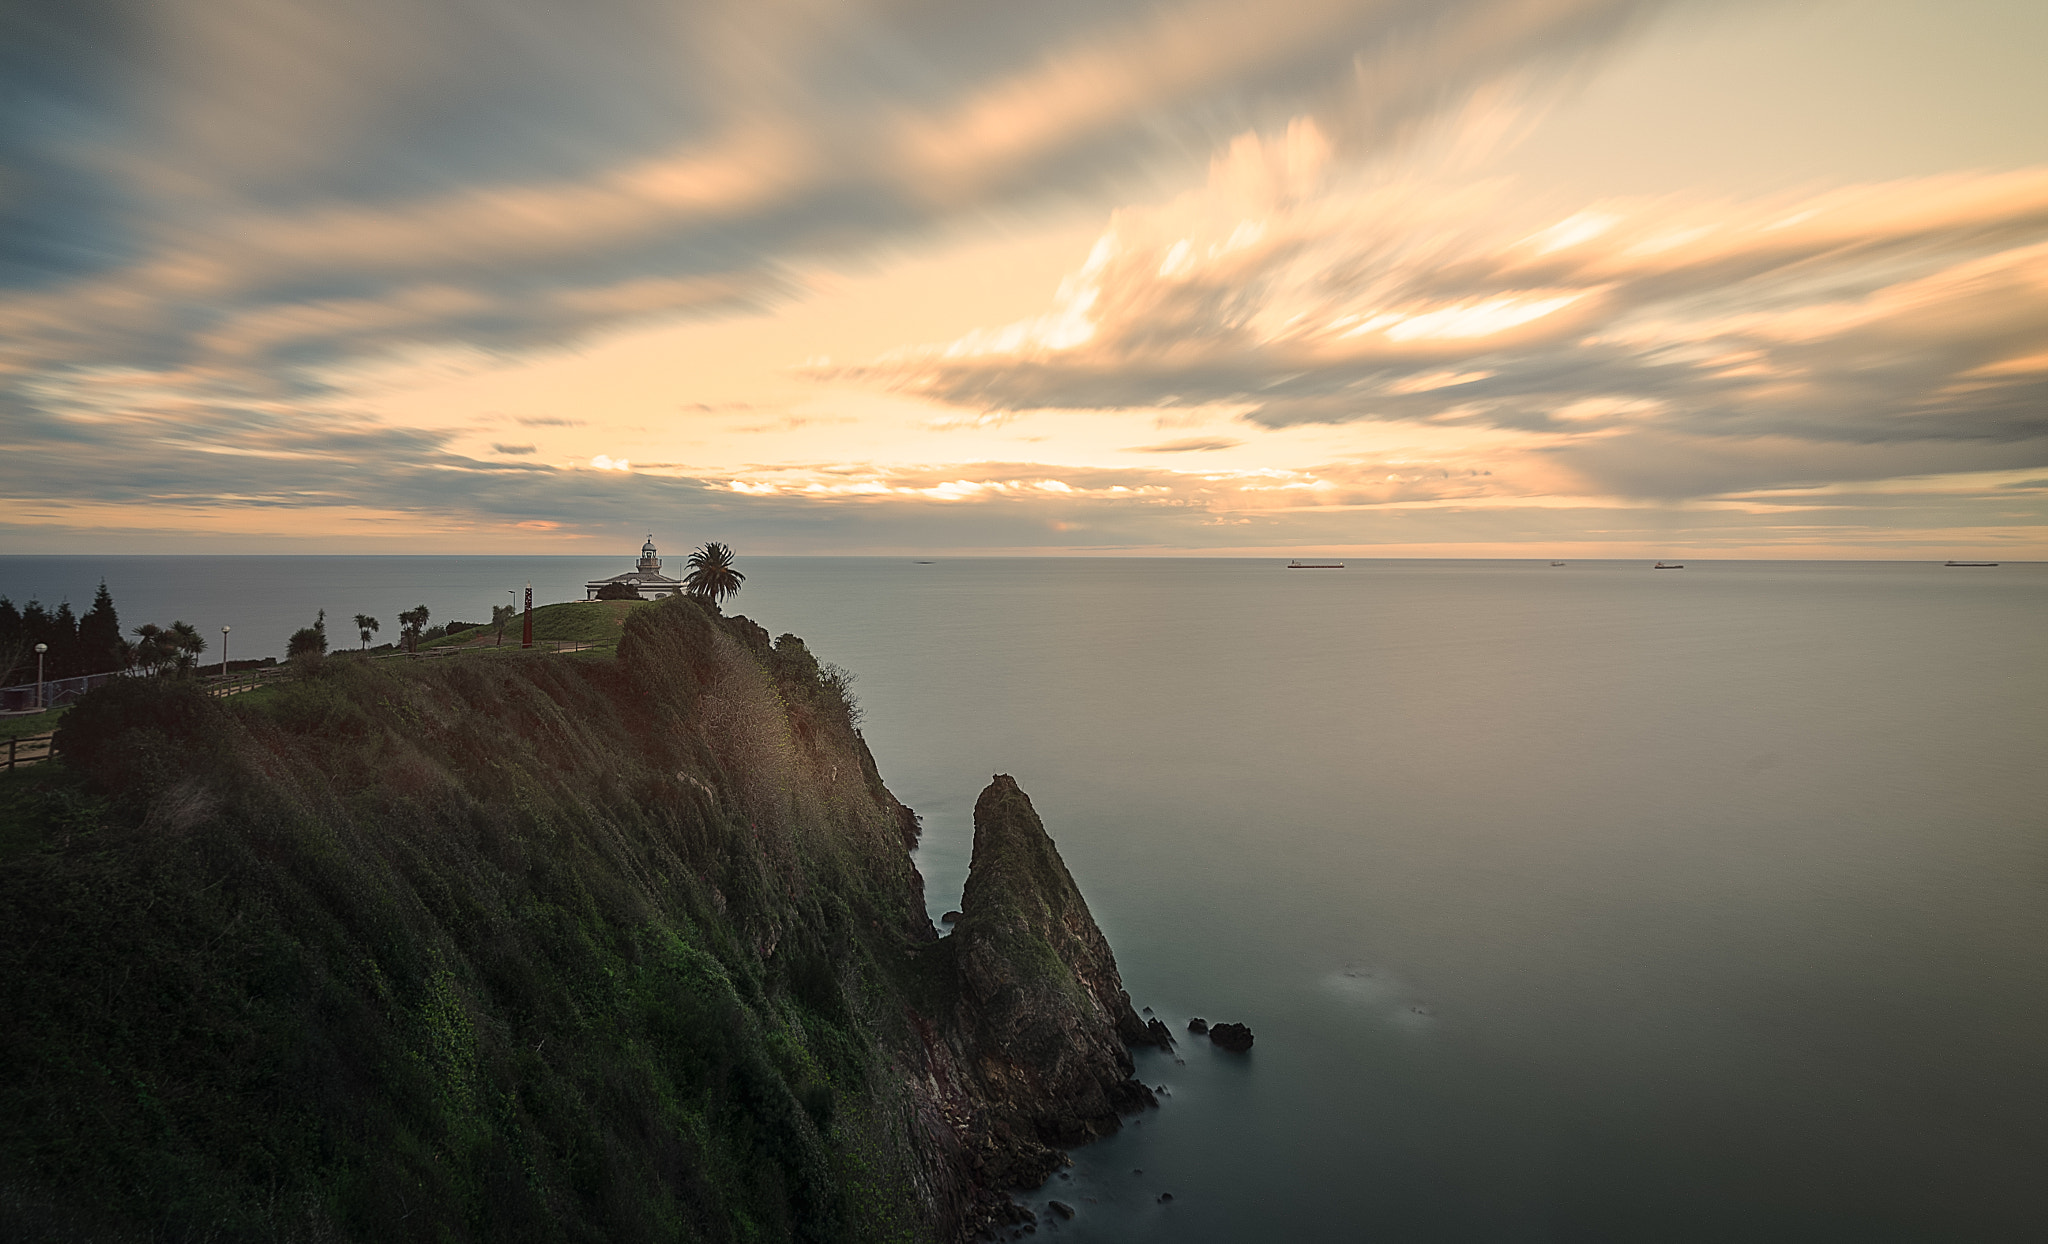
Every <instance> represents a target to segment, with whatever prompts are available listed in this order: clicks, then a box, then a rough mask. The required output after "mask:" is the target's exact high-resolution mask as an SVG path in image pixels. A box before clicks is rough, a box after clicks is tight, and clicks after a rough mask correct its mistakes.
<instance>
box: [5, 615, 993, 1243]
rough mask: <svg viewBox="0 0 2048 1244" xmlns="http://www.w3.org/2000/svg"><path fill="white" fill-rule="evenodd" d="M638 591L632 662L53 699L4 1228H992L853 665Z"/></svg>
mask: <svg viewBox="0 0 2048 1244" xmlns="http://www.w3.org/2000/svg"><path fill="white" fill-rule="evenodd" d="M610 612H617V613H619V614H621V615H623V618H622V625H623V630H622V632H621V638H620V640H619V645H618V658H617V660H616V661H587V660H574V659H560V658H551V659H546V660H531V661H453V662H446V663H440V662H434V663H421V664H419V665H402V666H399V667H396V668H394V667H393V666H392V665H391V664H390V663H369V662H362V661H357V660H353V659H348V658H346V657H343V658H339V659H330V660H329V661H328V662H327V663H326V665H325V666H324V667H323V668H322V669H321V670H320V671H319V672H318V673H317V674H314V675H313V676H310V677H307V678H305V679H302V680H299V681H296V682H294V683H291V684H290V685H288V686H286V687H283V688H281V689H280V690H278V691H277V692H276V693H274V694H271V695H268V696H266V697H263V699H262V700H261V701H260V702H259V701H256V700H255V698H254V697H239V699H241V700H247V701H250V702H248V703H239V702H237V700H228V701H215V700H209V699H206V698H204V697H203V696H201V695H199V694H198V693H197V692H196V691H193V690H192V689H191V688H190V687H189V686H185V685H180V684H177V683H160V682H155V681H153V680H132V681H130V680H123V682H122V683H120V684H117V685H116V687H114V688H112V689H110V691H109V693H108V694H106V695H96V696H95V697H94V698H89V699H88V700H87V701H85V702H84V703H82V704H81V705H80V706H79V707H78V708H77V709H75V710H74V711H73V712H72V713H70V714H68V715H67V716H66V718H65V720H64V722H63V733H62V735H61V737H60V746H62V747H63V748H64V749H65V751H66V759H65V760H63V761H61V762H59V763H54V764H51V765H47V766H41V767H39V768H37V769H33V770H27V771H24V772H23V773H19V774H15V775H11V776H10V778H9V780H8V781H7V782H6V784H5V789H4V790H0V799H4V801H5V802H6V804H7V807H8V815H9V819H10V823H11V824H13V825H15V826H16V827H17V830H18V832H17V833H15V834H14V835H13V838H14V839H16V840H20V839H21V838H22V835H23V834H26V835H28V840H27V841H26V842H24V843H22V845H21V849H19V850H18V851H17V852H15V853H14V854H13V855H12V857H11V858H9V859H7V860H5V861H4V862H0V1065H4V1066H5V1068H6V1072H5V1077H4V1080H0V1236H5V1237H7V1238H15V1239H24V1238H26V1239H35V1238H50V1239H79V1240H84V1239H111V1240H124V1239H163V1240H290V1239H304V1240H328V1239H363V1240H394V1239H435V1240H455V1241H461V1240H494V1241H495V1240H527V1239H531V1240H589V1241H631V1240H657V1239H658V1240H736V1241H738V1240H785V1239H804V1240H819V1241H827V1240H830V1241H838V1240H915V1239H923V1238H945V1237H950V1236H954V1235H957V1234H959V1233H960V1232H961V1231H963V1230H964V1229H966V1226H967V1223H968V1219H967V1214H968V1210H969V1202H970V1201H971V1200H972V1198H973V1195H974V1194H972V1193H971V1192H970V1191H969V1190H967V1189H966V1188H964V1187H963V1186H962V1184H961V1182H960V1178H961V1177H960V1175H959V1173H958V1171H957V1170H956V1169H955V1167H954V1166H950V1165H948V1162H949V1159H948V1157H947V1155H946V1154H945V1153H943V1152H940V1150H942V1149H943V1148H944V1146H943V1145H941V1146H936V1147H935V1146H934V1145H933V1144H932V1143H931V1142H930V1138H929V1137H927V1136H924V1135H922V1133H921V1132H920V1128H926V1127H928V1126H929V1120H928V1118H927V1117H926V1116H929V1114H930V1111H929V1109H928V1108H927V1107H926V1106H925V1105H924V1104H922V1103H920V1102H919V1101H918V1100H915V1097H916V1093H917V1089H916V1085H915V1079H916V1077H915V1076H907V1075H906V1074H905V1073H904V1067H905V1065H906V1064H905V1059H906V1058H908V1059H910V1060H911V1061H912V1062H914V1061H915V1059H916V1057H918V1056H917V1055H916V1054H915V1050H916V1049H917V1047H918V1044H919V1041H918V1038H917V1036H916V1034H915V1033H914V1032H913V1031H912V1028H913V1026H914V1023H915V1019H914V1016H915V1012H914V1010H913V1009H912V1003H913V1001H914V1000H915V999H916V998H919V997H923V996H927V995H929V994H930V993H931V991H932V986H931V984H930V982H929V981H928V980H926V979H924V978H923V977H921V976H920V975H919V974H920V973H929V972H930V971H931V970H932V969H931V968H930V966H929V965H930V964H931V963H932V962H934V961H937V960H939V959H940V958H942V956H938V955H933V954H921V953H920V950H921V948H924V947H927V946H928V945H929V944H930V943H931V942H932V941H933V939H934V937H935V934H934V933H933V931H932V929H931V926H930V922H929V920H928V919H927V918H926V916H925V914H924V908H923V904H922V900H921V882H920V881H919V879H918V877H917V875H916V872H915V870H914V869H913V867H912V866H911V863H910V859H909V855H908V851H907V844H908V841H909V839H910V838H911V837H912V836H913V835H914V833H915V830H914V819H913V818H911V817H910V815H909V813H908V811H907V810H905V809H904V808H902V807H901V806H900V805H899V804H898V803H897V802H896V800H895V799H894V798H893V797H892V796H891V795H890V794H889V793H888V791H887V790H886V789H885V788H884V787H883V785H882V782H881V779H880V777H879V776H878V775H877V773H876V771H875V768H874V763H873V761H872V759H871V758H870V756H869V754H868V752H867V749H866V747H865V745H864V744H863V743H862V742H861V740H860V738H859V737H858V735H857V734H856V732H855V731H854V729H853V727H852V724H851V721H850V719H849V716H850V715H849V711H848V705H847V704H846V702H845V701H844V699H843V697H842V695H841V693H840V690H839V689H838V687H837V685H836V684H835V683H834V682H832V681H831V680H829V679H824V678H821V677H820V675H819V670H818V666H817V663H816V662H815V660H813V658H812V657H811V655H810V654H809V653H808V652H807V651H805V649H804V647H803V645H802V643H801V642H800V641H798V640H796V639H795V638H794V637H790V636H785V637H783V639H781V640H779V641H776V642H774V643H772V644H771V643H770V642H769V639H768V636H767V634H766V633H765V632H764V631H762V630H761V629H760V628H759V627H757V626H754V625H753V624H752V623H750V622H748V621H746V620H745V619H743V618H741V619H726V618H720V617H718V616H716V615H715V614H714V613H711V612H709V611H706V610H704V609H703V608H701V607H699V606H698V605H697V604H695V603H693V602H690V601H687V600H677V601H669V602H662V603H661V604H659V605H647V606H644V607H636V606H634V605H631V604H627V605H626V606H625V607H624V608H622V609H615V610H611V611H610ZM22 827H26V828H22ZM905 1051H911V1052H912V1053H910V1054H906V1053H905Z"/></svg>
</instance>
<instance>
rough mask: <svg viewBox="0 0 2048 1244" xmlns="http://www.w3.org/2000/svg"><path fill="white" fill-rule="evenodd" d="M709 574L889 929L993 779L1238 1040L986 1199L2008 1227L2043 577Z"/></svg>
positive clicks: (1168, 1236)
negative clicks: (800, 708)
mask: <svg viewBox="0 0 2048 1244" xmlns="http://www.w3.org/2000/svg"><path fill="white" fill-rule="evenodd" d="M624 561H625V559H623V558H621V559H595V560H593V559H528V560H519V559H434V558H409V559H408V558H401V559H390V558H363V559H348V558H334V559H329V558H305V559H269V558H227V559H202V558H190V559H99V560H89V559H64V558H5V559H0V593H5V594H8V595H10V596H12V597H14V599H16V600H17V602H19V601H21V600H22V599H24V598H25V597H26V596H27V595H29V594H40V595H41V597H42V599H44V600H45V601H46V602H51V601H54V599H55V598H56V597H57V596H58V595H59V594H61V593H64V592H68V593H69V595H70V597H71V600H72V601H73V603H74V605H80V604H82V603H84V602H85V601H87V600H89V599H90V595H91V591H92V587H93V585H94V584H96V583H97V582H98V579H99V577H100V576H101V575H102V574H104V575H105V576H106V578H107V579H108V582H109V584H110V586H111V587H112V588H113V590H114V592H115V597H116V600H117V602H118V603H119V604H120V605H121V608H122V616H123V619H124V621H126V622H130V623H132V622H135V621H141V620H168V619H169V617H170V616H172V615H174V614H179V611H183V612H182V614H179V616H184V617H185V618H186V620H188V621H194V622H197V623H198V624H200V625H201V626H202V629H205V628H207V627H213V628H215V629H216V630H217V626H218V622H216V621H214V618H215V617H216V616H218V617H219V618H221V619H223V620H231V621H233V623H234V625H235V626H236V631H235V634H236V635H237V636H241V635H243V634H244V630H243V628H244V627H245V626H246V627H247V628H248V633H249V635H250V642H251V643H252V645H253V644H262V643H266V642H267V643H270V644H271V648H270V649H267V650H275V649H277V648H280V647H281V646H282V638H283V634H284V633H286V632H288V631H289V630H290V629H291V628H292V627H295V626H298V625H303V624H304V622H305V621H306V620H308V619H309V618H310V616H311V612H312V610H313V609H314V608H317V607H320V606H322V605H324V606H326V607H327V608H328V609H329V611H330V613H331V614H336V615H339V614H341V613H343V612H347V613H353V612H355V611H357V610H358V609H364V608H369V609H370V611H371V612H376V611H377V609H376V608H374V607H373V606H377V605H378V604H379V602H385V601H386V600H387V598H388V601H389V602H390V603H384V604H383V605H382V606H381V607H382V608H383V609H384V610H385V611H386V612H389V611H391V610H393V609H395V608H402V607H407V606H409V605H411V604H415V603H418V602H419V600H425V601H426V603H428V604H429V605H430V606H431V607H433V608H434V610H435V613H436V615H437V616H440V617H447V616H451V615H458V614H472V613H474V614H478V615H479V616H481V615H484V614H487V613H488V605H489V604H490V603H494V601H495V599H497V597H494V596H493V595H492V593H493V592H496V593H498V594H499V596H502V593H503V590H504V588H505V587H510V586H518V585H521V584H523V583H524V582H525V580H526V579H527V578H528V577H533V578H534V580H535V582H536V589H537V590H536V594H537V597H538V598H540V599H543V600H552V599H565V598H571V597H578V596H580V595H581V591H580V584H581V582H582V581H583V580H584V579H585V578H588V577H590V576H591V575H593V574H596V573H600V572H602V573H611V572H612V571H613V569H614V568H615V566H622V565H623V564H624ZM741 568H742V569H744V570H746V571H747V572H748V574H749V578H748V582H747V587H746V590H745V591H744V592H743V593H742V594H741V596H740V597H739V599H738V601H737V602H736V604H735V607H736V608H737V609H738V610H739V611H741V612H745V613H747V614H749V615H750V616H752V617H754V618H755V619H757V620H758V621H760V622H762V623H763V624H764V625H765V626H767V627H768V628H769V630H770V631H771V632H772V633H777V634H779V633H781V632H783V631H795V632H797V633H798V634H801V635H803V636H805V637H806V639H807V640H808V641H809V642H810V644H811V647H812V649H813V650H814V651H816V652H817V653H818V654H819V655H820V656H821V657H823V658H824V659H827V660H832V661H837V662H838V663H840V664H841V665H844V666H846V667H848V668H849V669H851V670H853V671H854V672H855V673H856V675H857V676H858V680H859V681H858V682H857V683H856V686H855V690H856V692H857V694H858V696H859V699H860V701H861V703H862V705H863V706H864V708H865V710H866V720H865V723H864V726H863V729H864V732H865V734H866V736H867V738H868V740H869V743H870V744H871V746H872V747H873V749H874V751H875V753H876V756H877V759H878V760H879V762H880V764H881V768H882V772H883V774H884V775H885V777H886V778H887V779H888V781H889V784H890V786H891V787H892V789H894V790H895V791H896V792H897V794H898V795H899V796H901V797H902V798H903V799H904V800H905V801H906V802H908V803H909V804H911V805H912V806H913V807H916V808H917V809H918V810H919V811H920V812H921V813H922V814H923V816H924V823H925V839H924V845H923V847H922V849H921V851H920V853H919V863H920V867H921V868H922V869H923V871H924V874H925V877H926V880H927V887H928V899H929V902H930V906H931V909H932V912H933V914H934V916H935V917H936V916H937V915H938V914H939V913H940V912H942V911H944V910H946V909H947V908H949V907H951V906H954V905H957V903H958V896H959V891H960V886H961V883H962V881H963V880H964V877H965V872H966V866H967V852H968V848H969V846H970V843H971V836H972V826H971V815H972V808H973V802H974V798H975V796H976V794H978V793H979V791H980V789H981V787H982V786H983V785H984V784H985V783H986V782H987V780H988V778H989V775H990V774H992V773H996V772H1005V773H1010V774H1013V775H1015V776H1016V778H1017V779H1018V781H1019V782H1020V784H1021V785H1022V786H1023V787H1024V789H1025V790H1026V791H1027V792H1028V793H1029V794H1030V795H1031V796H1032V798H1033V800H1034V802H1035V803H1036V805H1037V807H1038V809H1039V812H1040V814H1041V815H1042V816H1043V817H1044V819H1045V821H1046V824H1047V827H1048V829H1049V830H1050V831H1051V833H1052V834H1053V836H1054V838H1055V839H1056V840H1057V841H1058V843H1059V846H1060V850H1061V852H1062V854H1063V855H1064V856H1065V858H1066V860H1067V863H1068V866H1069V868H1070V869H1071V870H1072V871H1073V873H1074V875H1075V877H1076V879H1077V880H1078V881H1079V882H1080V884H1081V887H1082V890H1083V892H1084V893H1085V894H1086V895H1087V898H1088V901H1089V904H1090V906H1091V907H1092V909H1093V911H1094V913H1095V916H1096V918H1097V920H1098V922H1099V923H1100V924H1101V925H1102V927H1103V929H1104V931H1105V932H1106V933H1107V934H1108V935H1109V939H1110V942H1111V944H1112V945H1113V946H1114V947H1115V949H1116V953H1117V957H1118V960H1119V963H1120V964H1121V966H1122V969H1123V975H1124V980H1125V983H1126V984H1127V985H1128V986H1129V988H1130V991H1131V994H1132V997H1133V999H1134V1000H1135V1001H1136V1002H1137V1003H1138V1004H1140V1005H1143V1006H1150V1007H1152V1008H1154V1009H1155V1010H1156V1012H1157V1013H1158V1014H1159V1015H1160V1016H1161V1017H1162V1018H1164V1019H1165V1020H1166V1022H1167V1023H1168V1024H1169V1026H1171V1027H1172V1028H1173V1029H1174V1030H1175V1031H1176V1032H1180V1031H1181V1030H1182V1029H1183V1027H1184V1025H1185V1024H1186V1022H1187V1019H1188V1018H1189V1017H1190V1016H1195V1015H1200V1016H1202V1017H1204V1018H1207V1019H1209V1020H1211V1021H1218V1020H1233V1021H1240V1022H1245V1023H1249V1024H1250V1025H1251V1026H1252V1028H1253V1029H1254V1030H1255V1031H1256V1033H1257V1034H1258V1043H1257V1046H1256V1048H1255V1049H1254V1050H1253V1051H1252V1052H1251V1054H1250V1055H1248V1056H1244V1057H1239V1056H1233V1055H1227V1054H1224V1053H1222V1052H1220V1051H1217V1050H1216V1049H1214V1047H1212V1046H1210V1045H1209V1044H1208V1043H1207V1042H1206V1041H1204V1040H1201V1039H1198V1038H1193V1037H1191V1036H1188V1035H1187V1034H1183V1042H1182V1046H1181V1048H1180V1050H1179V1051H1178V1057H1177V1058H1176V1057H1168V1056H1165V1055H1157V1054H1144V1055H1141V1056H1140V1059H1139V1065H1140V1075H1141V1076H1142V1077H1143V1078H1144V1079H1145V1080H1146V1081H1147V1082H1148V1083H1151V1084H1154V1085H1161V1086H1164V1087H1165V1089H1166V1095H1165V1096H1164V1097H1163V1099H1162V1100H1163V1105H1162V1107H1161V1108H1160V1109H1159V1110H1158V1111H1155V1112H1148V1113H1147V1114H1145V1115H1143V1116H1141V1117H1139V1118H1138V1119H1137V1120H1135V1121H1134V1122H1133V1123H1132V1125H1131V1126H1129V1127H1127V1128H1126V1129H1125V1130H1124V1131H1123V1132H1122V1133H1120V1134H1119V1135H1117V1136H1116V1137H1114V1138H1112V1139H1110V1140H1107V1141H1104V1142H1101V1143H1098V1144H1096V1145H1092V1146H1089V1147H1086V1148H1084V1149H1081V1150H1078V1151H1076V1153H1075V1155H1074V1156H1075V1164H1074V1167H1073V1169H1072V1170H1071V1171H1069V1172H1067V1175H1066V1177H1065V1178H1063V1179H1062V1178H1056V1179H1055V1180H1054V1181H1053V1182H1052V1183H1051V1184H1050V1185H1048V1187H1047V1188H1045V1189H1043V1190H1040V1191H1037V1192H1034V1193H1030V1194H1026V1198H1025V1199H1026V1200H1027V1202H1028V1203H1031V1204H1033V1205H1035V1206H1037V1207H1040V1208H1042V1207H1043V1206H1044V1205H1045V1202H1046V1201H1047V1200H1049V1199H1051V1198H1058V1199H1060V1200H1062V1201H1065V1202H1067V1203H1069V1204H1071V1205H1073V1206H1075V1207H1076V1209H1077V1210H1078V1211H1079V1213H1078V1216H1077V1217H1076V1218H1075V1219H1073V1220H1072V1221H1071V1222H1063V1221H1060V1220H1057V1219H1053V1218H1050V1217H1048V1218H1046V1219H1044V1220H1043V1221H1042V1223H1041V1226H1040V1229H1039V1236H1040V1237H1042V1238H1043V1237H1048V1236H1057V1237H1060V1238H1068V1239H1073V1240H1086V1241H1145V1240H1174V1241H1218V1242H1222V1241H1251V1240H1268V1239H1281V1240H1294V1241H1352V1240H1395V1241H1418V1240H1420V1241H1435V1240H1442V1241H1466V1240H1472V1241H1502V1240H1510V1241H1511V1240H1555V1241H1582V1240H1645V1239H1656V1240H1702V1241H1705V1240H1715V1241H1719V1240H1728V1239H1734V1238H1741V1239H1757V1240H1788V1241H1789V1240H1800V1241H1806V1240H1836V1239H1841V1240H1859V1241H1864V1240H1958V1239H1971V1240H2007V1239H2028V1238H2048V1179H2044V1178H2043V1176H2042V1172H2043V1171H2044V1170H2048V566H2040V565H2006V566H2001V567H1998V568H1995V569H1947V568H1943V567H1939V566H1931V565H1924V564H1903V563H1901V564H1889V563H1760V562H1748V563H1714V562H1699V561H1692V562H1690V563H1689V567H1688V569H1686V570H1684V571H1663V572H1658V571H1652V570H1651V569H1650V568H1649V567H1648V565H1647V563H1642V562H1628V563H1620V562H1583V563H1573V564H1571V565H1569V566H1566V567H1561V568H1552V567H1549V566H1547V565H1546V564H1544V563H1541V562H1535V563H1530V562H1483V561H1435V562H1432V561H1386V562H1353V563H1352V564H1351V565H1350V567H1349V568H1347V569H1345V570H1341V571H1288V570H1284V569H1282V568H1280V567H1279V565H1277V564H1276V563H1273V562H1264V561H1210V560H1143V561H1127V560H1080V559H1067V560H1042V561H1041V560H993V559H991V560H939V561H936V562H934V563H933V564H930V565H917V564H914V563H912V562H909V561H907V560H886V559H798V558H788V559H775V558H750V559H745V560H743V561H742V563H741ZM416 597H417V598H418V599H415V598H416ZM358 602H363V603H358ZM208 609H214V610H215V612H212V613H209V612H205V611H206V610H208ZM160 614H161V615H163V616H162V617H159V616H158V615H160ZM387 625H388V619H387ZM263 651H266V649H263V648H260V647H258V648H254V649H253V650H251V651H248V652H244V651H242V650H241V649H240V648H238V649H237V651H236V653H235V655H238V656H240V655H260V654H261V652H263ZM1138 1172H1142V1173H1138ZM1162 1193H1171V1194H1172V1200H1171V1201H1170V1202H1162V1201H1161V1200H1160V1199H1159V1198H1160V1195H1161V1194H1162Z"/></svg>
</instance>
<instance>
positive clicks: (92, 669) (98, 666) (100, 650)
mask: <svg viewBox="0 0 2048 1244" xmlns="http://www.w3.org/2000/svg"><path fill="white" fill-rule="evenodd" d="M127 649H128V645H127V644H125V643H123V642H122V640H121V618H120V616H119V615H118V614H116V613H115V612H114V594H113V593H112V592H109V591H108V590H107V581H106V580H105V579H102V580H100V590H99V591H98V592H96V593H94V594H93V598H92V608H90V609H88V610H86V611H85V616H84V617H83V618H80V619H79V620H78V662H79V666H80V669H79V673H81V674H99V673H103V672H105V671H107V670H117V669H120V668H122V667H123V666H125V665H126V664H127V663H128V660H127V655H128V654H127Z"/></svg>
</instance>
